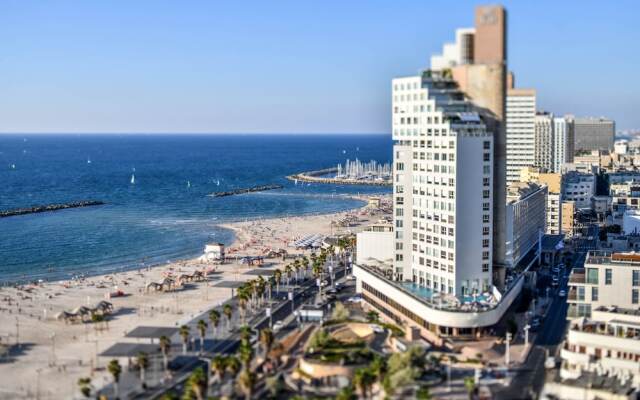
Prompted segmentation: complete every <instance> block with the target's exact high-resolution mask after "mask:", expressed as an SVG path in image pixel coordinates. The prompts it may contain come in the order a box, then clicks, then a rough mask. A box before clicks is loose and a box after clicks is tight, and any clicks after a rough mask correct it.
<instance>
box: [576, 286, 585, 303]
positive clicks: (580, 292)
mask: <svg viewBox="0 0 640 400" xmlns="http://www.w3.org/2000/svg"><path fill="white" fill-rule="evenodd" d="M577 300H578V301H584V286H578V297H577Z"/></svg>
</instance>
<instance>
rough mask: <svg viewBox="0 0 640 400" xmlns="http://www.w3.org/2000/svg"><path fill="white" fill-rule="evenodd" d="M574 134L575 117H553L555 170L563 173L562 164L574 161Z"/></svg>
mask: <svg viewBox="0 0 640 400" xmlns="http://www.w3.org/2000/svg"><path fill="white" fill-rule="evenodd" d="M574 135H575V133H574V126H573V118H571V117H570V116H564V117H554V118H553V172H555V173H557V174H559V173H562V166H563V165H564V164H566V163H572V162H573V154H574V145H575V143H574Z"/></svg>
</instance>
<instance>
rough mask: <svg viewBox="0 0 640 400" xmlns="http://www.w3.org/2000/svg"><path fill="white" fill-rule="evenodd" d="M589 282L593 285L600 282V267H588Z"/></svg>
mask: <svg viewBox="0 0 640 400" xmlns="http://www.w3.org/2000/svg"><path fill="white" fill-rule="evenodd" d="M587 283H589V284H592V285H597V284H598V269H597V268H587Z"/></svg>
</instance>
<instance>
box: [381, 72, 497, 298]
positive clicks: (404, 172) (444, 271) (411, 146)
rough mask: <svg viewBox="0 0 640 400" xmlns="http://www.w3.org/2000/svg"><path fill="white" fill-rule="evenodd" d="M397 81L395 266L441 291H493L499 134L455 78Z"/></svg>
mask: <svg viewBox="0 0 640 400" xmlns="http://www.w3.org/2000/svg"><path fill="white" fill-rule="evenodd" d="M392 85H393V139H394V140H395V141H396V142H397V146H395V147H394V154H395V156H396V157H394V158H395V177H396V178H397V179H396V181H395V185H394V198H395V201H394V204H395V221H396V222H395V229H396V237H397V239H396V248H397V249H401V250H403V251H399V252H398V253H397V255H396V269H397V268H398V267H400V266H401V269H402V274H403V276H404V277H405V278H409V279H411V280H413V281H414V282H418V283H420V284H421V285H423V286H425V287H428V288H433V290H434V291H437V292H445V293H448V294H453V295H466V294H468V293H471V292H472V290H476V291H486V290H488V289H489V288H490V285H491V263H492V254H491V249H492V243H491V242H492V235H491V231H492V226H491V225H492V212H493V191H492V187H493V182H492V170H493V137H492V134H491V132H487V130H486V126H485V125H484V124H483V123H482V120H481V119H480V117H479V115H478V114H477V113H475V112H473V111H472V110H473V108H472V104H471V103H470V102H467V101H465V100H463V99H464V96H463V94H462V92H460V91H459V90H458V89H457V85H456V83H455V82H454V81H453V80H452V79H450V78H445V77H442V76H436V72H435V71H432V72H431V76H428V75H426V74H425V75H423V76H415V77H407V78H398V79H394V80H393V84H392ZM450 104H454V105H453V106H450ZM408 193H411V201H410V202H409V201H407V200H408V199H407V198H406V195H407V194H408ZM479 260H482V261H481V262H478V261H479Z"/></svg>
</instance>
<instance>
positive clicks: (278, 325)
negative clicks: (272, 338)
mask: <svg viewBox="0 0 640 400" xmlns="http://www.w3.org/2000/svg"><path fill="white" fill-rule="evenodd" d="M283 327H284V322H282V321H276V323H275V324H273V331H274V332H278V331H279V330H280V329H282V328H283Z"/></svg>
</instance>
